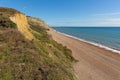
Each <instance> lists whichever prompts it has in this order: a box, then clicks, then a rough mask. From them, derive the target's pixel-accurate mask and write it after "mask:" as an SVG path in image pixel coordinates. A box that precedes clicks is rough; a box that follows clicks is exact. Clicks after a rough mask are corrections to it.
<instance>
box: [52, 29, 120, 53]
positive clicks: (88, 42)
mask: <svg viewBox="0 0 120 80" xmlns="http://www.w3.org/2000/svg"><path fill="white" fill-rule="evenodd" d="M53 30H54V31H55V32H57V33H59V34H62V35H64V36H67V37H70V38H74V39H76V40H79V41H82V42H85V43H87V44H91V45H93V46H96V47H99V48H103V49H105V50H108V51H111V52H113V53H117V54H120V51H119V50H116V49H112V48H110V47H108V46H105V45H102V44H98V43H95V42H91V41H87V40H84V39H81V38H77V37H75V36H72V35H69V34H66V33H62V32H59V31H57V30H55V29H53Z"/></svg>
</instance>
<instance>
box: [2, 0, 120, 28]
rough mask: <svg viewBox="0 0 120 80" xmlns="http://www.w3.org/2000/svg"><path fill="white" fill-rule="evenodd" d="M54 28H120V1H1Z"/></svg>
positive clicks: (5, 5) (6, 5) (3, 4)
mask: <svg viewBox="0 0 120 80" xmlns="http://www.w3.org/2000/svg"><path fill="white" fill-rule="evenodd" d="M0 6H2V7H11V8H15V9H17V10H19V11H21V12H23V13H25V14H26V15H29V16H34V17H38V18H41V19H43V20H44V21H46V22H47V24H49V25H52V26H120V0H0Z"/></svg>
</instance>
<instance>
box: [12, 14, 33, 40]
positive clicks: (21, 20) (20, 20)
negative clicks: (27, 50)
mask: <svg viewBox="0 0 120 80" xmlns="http://www.w3.org/2000/svg"><path fill="white" fill-rule="evenodd" d="M10 20H11V21H13V22H14V23H15V24H16V25H17V28H18V30H19V31H20V32H21V33H22V34H23V35H24V36H25V37H26V38H27V39H29V40H32V39H34V37H33V35H32V33H31V32H30V28H29V24H28V21H27V17H26V16H25V15H24V14H22V13H15V14H13V15H12V16H10Z"/></svg>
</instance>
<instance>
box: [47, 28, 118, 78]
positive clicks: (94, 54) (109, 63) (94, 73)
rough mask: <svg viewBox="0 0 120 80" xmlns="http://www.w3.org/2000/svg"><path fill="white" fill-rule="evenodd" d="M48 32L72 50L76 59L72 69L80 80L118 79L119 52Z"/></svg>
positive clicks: (51, 31) (52, 31) (54, 32)
mask: <svg viewBox="0 0 120 80" xmlns="http://www.w3.org/2000/svg"><path fill="white" fill-rule="evenodd" d="M48 33H49V34H50V35H51V36H52V37H53V39H54V40H55V41H57V42H58V43H61V44H63V45H64V46H67V47H68V48H69V49H71V50H72V55H73V57H74V58H75V59H77V60H78V62H77V63H75V65H74V70H75V72H76V74H77V75H78V77H79V79H80V80H120V54H118V53H114V52H111V51H108V50H106V49H104V48H100V47H97V46H94V45H91V44H89V43H86V42H83V41H80V40H77V39H75V38H71V37H68V36H66V35H63V34H60V33H58V32H56V31H54V30H52V29H50V31H48Z"/></svg>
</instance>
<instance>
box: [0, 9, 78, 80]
mask: <svg viewBox="0 0 120 80" xmlns="http://www.w3.org/2000/svg"><path fill="white" fill-rule="evenodd" d="M49 29H50V27H49V26H48V25H47V24H45V22H44V21H42V20H40V19H38V18H34V17H26V16H25V14H23V13H21V12H19V11H17V10H15V9H11V8H2V7H0V80H77V78H76V76H75V74H74V70H73V69H72V65H73V64H74V63H75V62H76V60H75V59H74V58H73V57H72V56H71V53H72V52H71V50H69V49H68V48H67V47H65V46H63V45H61V44H58V43H57V42H56V41H54V40H53V39H52V37H51V36H50V35H48V34H47V31H48V30H49Z"/></svg>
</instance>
